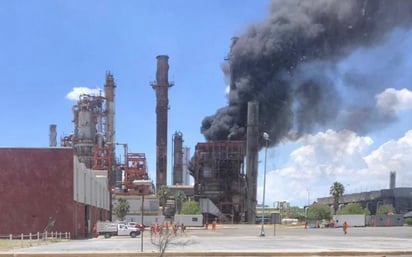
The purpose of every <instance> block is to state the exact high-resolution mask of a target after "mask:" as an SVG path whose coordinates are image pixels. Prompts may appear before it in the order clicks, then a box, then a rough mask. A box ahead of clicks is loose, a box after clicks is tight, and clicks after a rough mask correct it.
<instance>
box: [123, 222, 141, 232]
mask: <svg viewBox="0 0 412 257" xmlns="http://www.w3.org/2000/svg"><path fill="white" fill-rule="evenodd" d="M127 226H128V227H131V228H137V229H138V230H139V231H143V230H144V229H145V226H144V225H143V224H140V223H137V222H133V221H131V222H128V223H127Z"/></svg>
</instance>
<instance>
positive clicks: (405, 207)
mask: <svg viewBox="0 0 412 257" xmlns="http://www.w3.org/2000/svg"><path fill="white" fill-rule="evenodd" d="M317 201H318V203H323V204H327V205H330V206H332V205H333V197H332V196H330V197H322V198H318V199H317ZM348 203H359V204H360V205H362V207H363V208H367V209H368V210H369V211H370V212H371V214H372V215H373V214H376V210H377V209H378V207H379V206H380V205H383V204H389V205H392V206H393V208H394V209H395V212H396V213H399V214H403V213H406V212H408V211H411V210H412V187H398V188H392V189H382V190H377V191H369V192H361V193H355V194H347V195H343V196H342V197H340V199H339V207H340V208H341V207H342V206H344V205H346V204H348Z"/></svg>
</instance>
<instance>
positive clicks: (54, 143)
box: [49, 124, 57, 147]
mask: <svg viewBox="0 0 412 257" xmlns="http://www.w3.org/2000/svg"><path fill="white" fill-rule="evenodd" d="M56 127H57V125H56V124H50V126H49V146H50V147H56V146H57V140H56V138H57V132H56Z"/></svg>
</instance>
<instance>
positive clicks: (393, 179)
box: [389, 171, 396, 189]
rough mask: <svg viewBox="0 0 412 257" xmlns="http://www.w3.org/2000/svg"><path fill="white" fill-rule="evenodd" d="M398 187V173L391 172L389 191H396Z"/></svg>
mask: <svg viewBox="0 0 412 257" xmlns="http://www.w3.org/2000/svg"><path fill="white" fill-rule="evenodd" d="M395 187H396V172H395V171H391V172H390V174H389V189H395Z"/></svg>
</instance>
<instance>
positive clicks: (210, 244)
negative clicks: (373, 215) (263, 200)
mask: <svg viewBox="0 0 412 257" xmlns="http://www.w3.org/2000/svg"><path fill="white" fill-rule="evenodd" d="M264 231H265V236H264V237H261V236H259V234H260V226H258V225H218V227H217V229H216V230H210V229H209V230H204V229H201V228H193V229H190V228H189V229H188V230H187V231H186V232H185V233H184V234H180V235H179V236H178V237H176V238H174V239H173V240H172V242H171V243H170V244H169V245H168V248H167V250H166V252H167V253H169V254H173V255H174V256H305V255H306V256H365V255H369V256H383V255H385V256H395V255H396V256H412V227H366V228H349V229H348V234H347V235H344V234H343V232H342V230H341V229H340V228H330V229H329V228H325V229H303V228H286V227H279V226H277V227H276V228H275V227H274V226H273V225H266V226H265V229H264ZM143 248H144V253H143V255H141V254H140V250H141V238H140V237H137V238H129V237H112V238H110V239H105V238H103V237H99V238H93V239H87V240H72V241H70V242H63V243H55V244H50V245H42V246H35V247H31V248H24V249H17V250H14V251H13V254H14V255H13V256H23V255H24V256H34V255H30V254H39V255H36V256H47V254H49V256H50V253H55V254H56V255H54V256H63V254H66V255H70V256H86V255H87V256H91V255H90V254H94V255H93V256H132V255H127V254H128V253H133V256H145V255H146V256H156V255H153V254H155V253H158V252H159V250H158V248H157V247H156V246H155V245H153V244H152V243H151V240H150V233H149V232H145V233H144V239H143ZM9 253H10V252H9ZM59 253H60V254H59ZM74 254H76V255H74ZM82 254H83V255H82ZM0 256H1V254H0Z"/></svg>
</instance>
